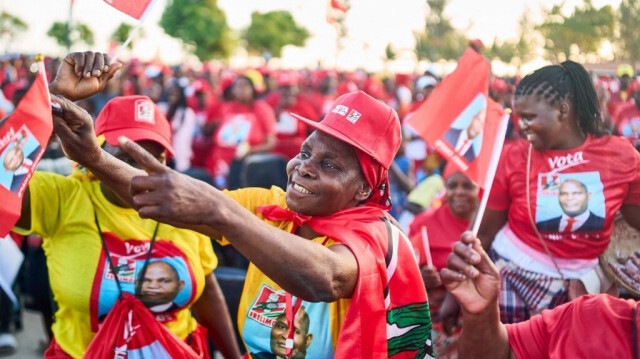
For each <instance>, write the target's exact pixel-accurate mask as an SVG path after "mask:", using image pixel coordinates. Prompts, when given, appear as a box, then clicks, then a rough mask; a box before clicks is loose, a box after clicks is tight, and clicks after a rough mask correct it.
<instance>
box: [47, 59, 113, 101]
mask: <svg viewBox="0 0 640 359" xmlns="http://www.w3.org/2000/svg"><path fill="white" fill-rule="evenodd" d="M110 61H111V59H110V58H109V55H107V54H103V53H99V52H91V51H87V52H74V53H70V54H68V55H67V56H66V57H65V58H64V60H63V61H62V64H61V65H60V68H58V73H57V74H56V77H55V79H53V82H52V83H51V84H50V85H49V90H50V91H51V93H53V94H57V95H62V96H64V97H65V98H68V99H69V100H71V101H78V100H81V99H83V98H87V97H90V96H93V95H95V94H97V93H98V92H100V91H102V89H103V88H104V87H105V86H106V85H107V82H108V81H109V80H110V79H111V78H112V77H113V76H114V75H115V74H116V72H118V70H120V68H122V64H121V63H119V62H115V63H113V64H110Z"/></svg>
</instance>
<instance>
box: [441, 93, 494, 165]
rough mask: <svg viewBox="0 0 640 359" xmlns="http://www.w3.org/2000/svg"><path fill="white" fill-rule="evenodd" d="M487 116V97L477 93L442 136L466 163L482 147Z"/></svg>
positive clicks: (469, 161)
mask: <svg viewBox="0 0 640 359" xmlns="http://www.w3.org/2000/svg"><path fill="white" fill-rule="evenodd" d="M486 117H487V99H486V98H485V96H484V94H481V93H479V94H478V95H477V96H476V97H474V98H473V100H471V102H470V103H469V105H467V107H465V109H464V110H463V111H462V113H460V115H459V116H458V118H456V120H455V121H454V122H453V123H452V124H451V128H449V130H448V131H447V132H445V133H444V135H442V138H443V139H444V140H445V141H446V142H447V143H448V144H449V145H450V146H451V149H452V150H454V151H455V152H456V153H457V154H458V155H459V156H460V157H462V158H464V159H465V160H466V161H467V162H468V163H471V162H473V160H475V159H476V157H478V154H479V153H480V149H481V148H482V135H483V129H484V123H485V120H486Z"/></svg>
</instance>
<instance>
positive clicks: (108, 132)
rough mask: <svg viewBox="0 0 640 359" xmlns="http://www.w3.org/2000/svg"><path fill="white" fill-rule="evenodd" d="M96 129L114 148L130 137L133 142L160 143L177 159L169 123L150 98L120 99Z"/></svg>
mask: <svg viewBox="0 0 640 359" xmlns="http://www.w3.org/2000/svg"><path fill="white" fill-rule="evenodd" d="M95 129H96V135H104V137H105V140H106V141H107V143H108V144H110V145H112V146H117V145H118V137H120V136H127V137H128V138H130V139H131V140H133V141H145V140H148V141H154V142H157V143H159V144H160V145H162V147H164V149H165V150H166V151H167V154H168V155H169V156H171V157H173V155H174V151H173V146H171V126H170V125H169V121H167V118H166V117H164V115H163V114H162V111H160V109H159V108H158V106H156V104H155V103H153V101H151V99H150V98H148V97H147V96H118V97H116V98H114V99H112V100H111V101H109V102H107V104H106V105H105V106H104V108H103V109H102V111H100V114H99V115H98V118H97V119H96V124H95Z"/></svg>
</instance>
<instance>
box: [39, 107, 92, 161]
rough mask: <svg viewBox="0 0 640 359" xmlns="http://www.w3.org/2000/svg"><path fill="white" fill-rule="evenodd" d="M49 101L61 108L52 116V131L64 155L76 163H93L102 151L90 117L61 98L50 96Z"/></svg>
mask: <svg viewBox="0 0 640 359" xmlns="http://www.w3.org/2000/svg"><path fill="white" fill-rule="evenodd" d="M51 99H52V100H53V101H55V103H56V104H57V105H58V106H60V108H61V112H59V113H55V114H54V116H53V130H54V132H55V133H56V134H57V135H58V137H59V138H60V144H61V145H62V150H63V151H64V153H65V155H66V156H67V157H68V158H69V159H71V160H73V161H76V162H78V163H95V162H96V161H97V159H98V158H99V157H100V155H101V154H102V149H101V148H100V145H99V144H98V141H97V139H96V133H95V131H94V129H93V119H92V118H91V116H90V115H89V114H88V113H87V111H85V110H84V109H82V108H80V107H79V106H78V105H76V104H74V103H73V102H71V101H69V100H67V99H65V98H63V97H58V96H55V95H51Z"/></svg>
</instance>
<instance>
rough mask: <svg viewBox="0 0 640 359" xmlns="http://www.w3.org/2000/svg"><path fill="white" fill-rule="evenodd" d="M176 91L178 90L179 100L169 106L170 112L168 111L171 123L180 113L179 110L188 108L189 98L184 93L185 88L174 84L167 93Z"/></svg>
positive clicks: (168, 118)
mask: <svg viewBox="0 0 640 359" xmlns="http://www.w3.org/2000/svg"><path fill="white" fill-rule="evenodd" d="M174 89H177V90H178V100H177V101H176V102H174V103H170V104H169V110H168V111H167V120H169V122H173V116H175V114H176V112H178V109H180V108H186V107H187V96H186V94H185V93H184V87H182V86H180V84H178V83H174V84H173V85H171V86H170V87H169V89H168V91H167V93H168V92H170V91H174ZM183 116H184V115H183Z"/></svg>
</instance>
